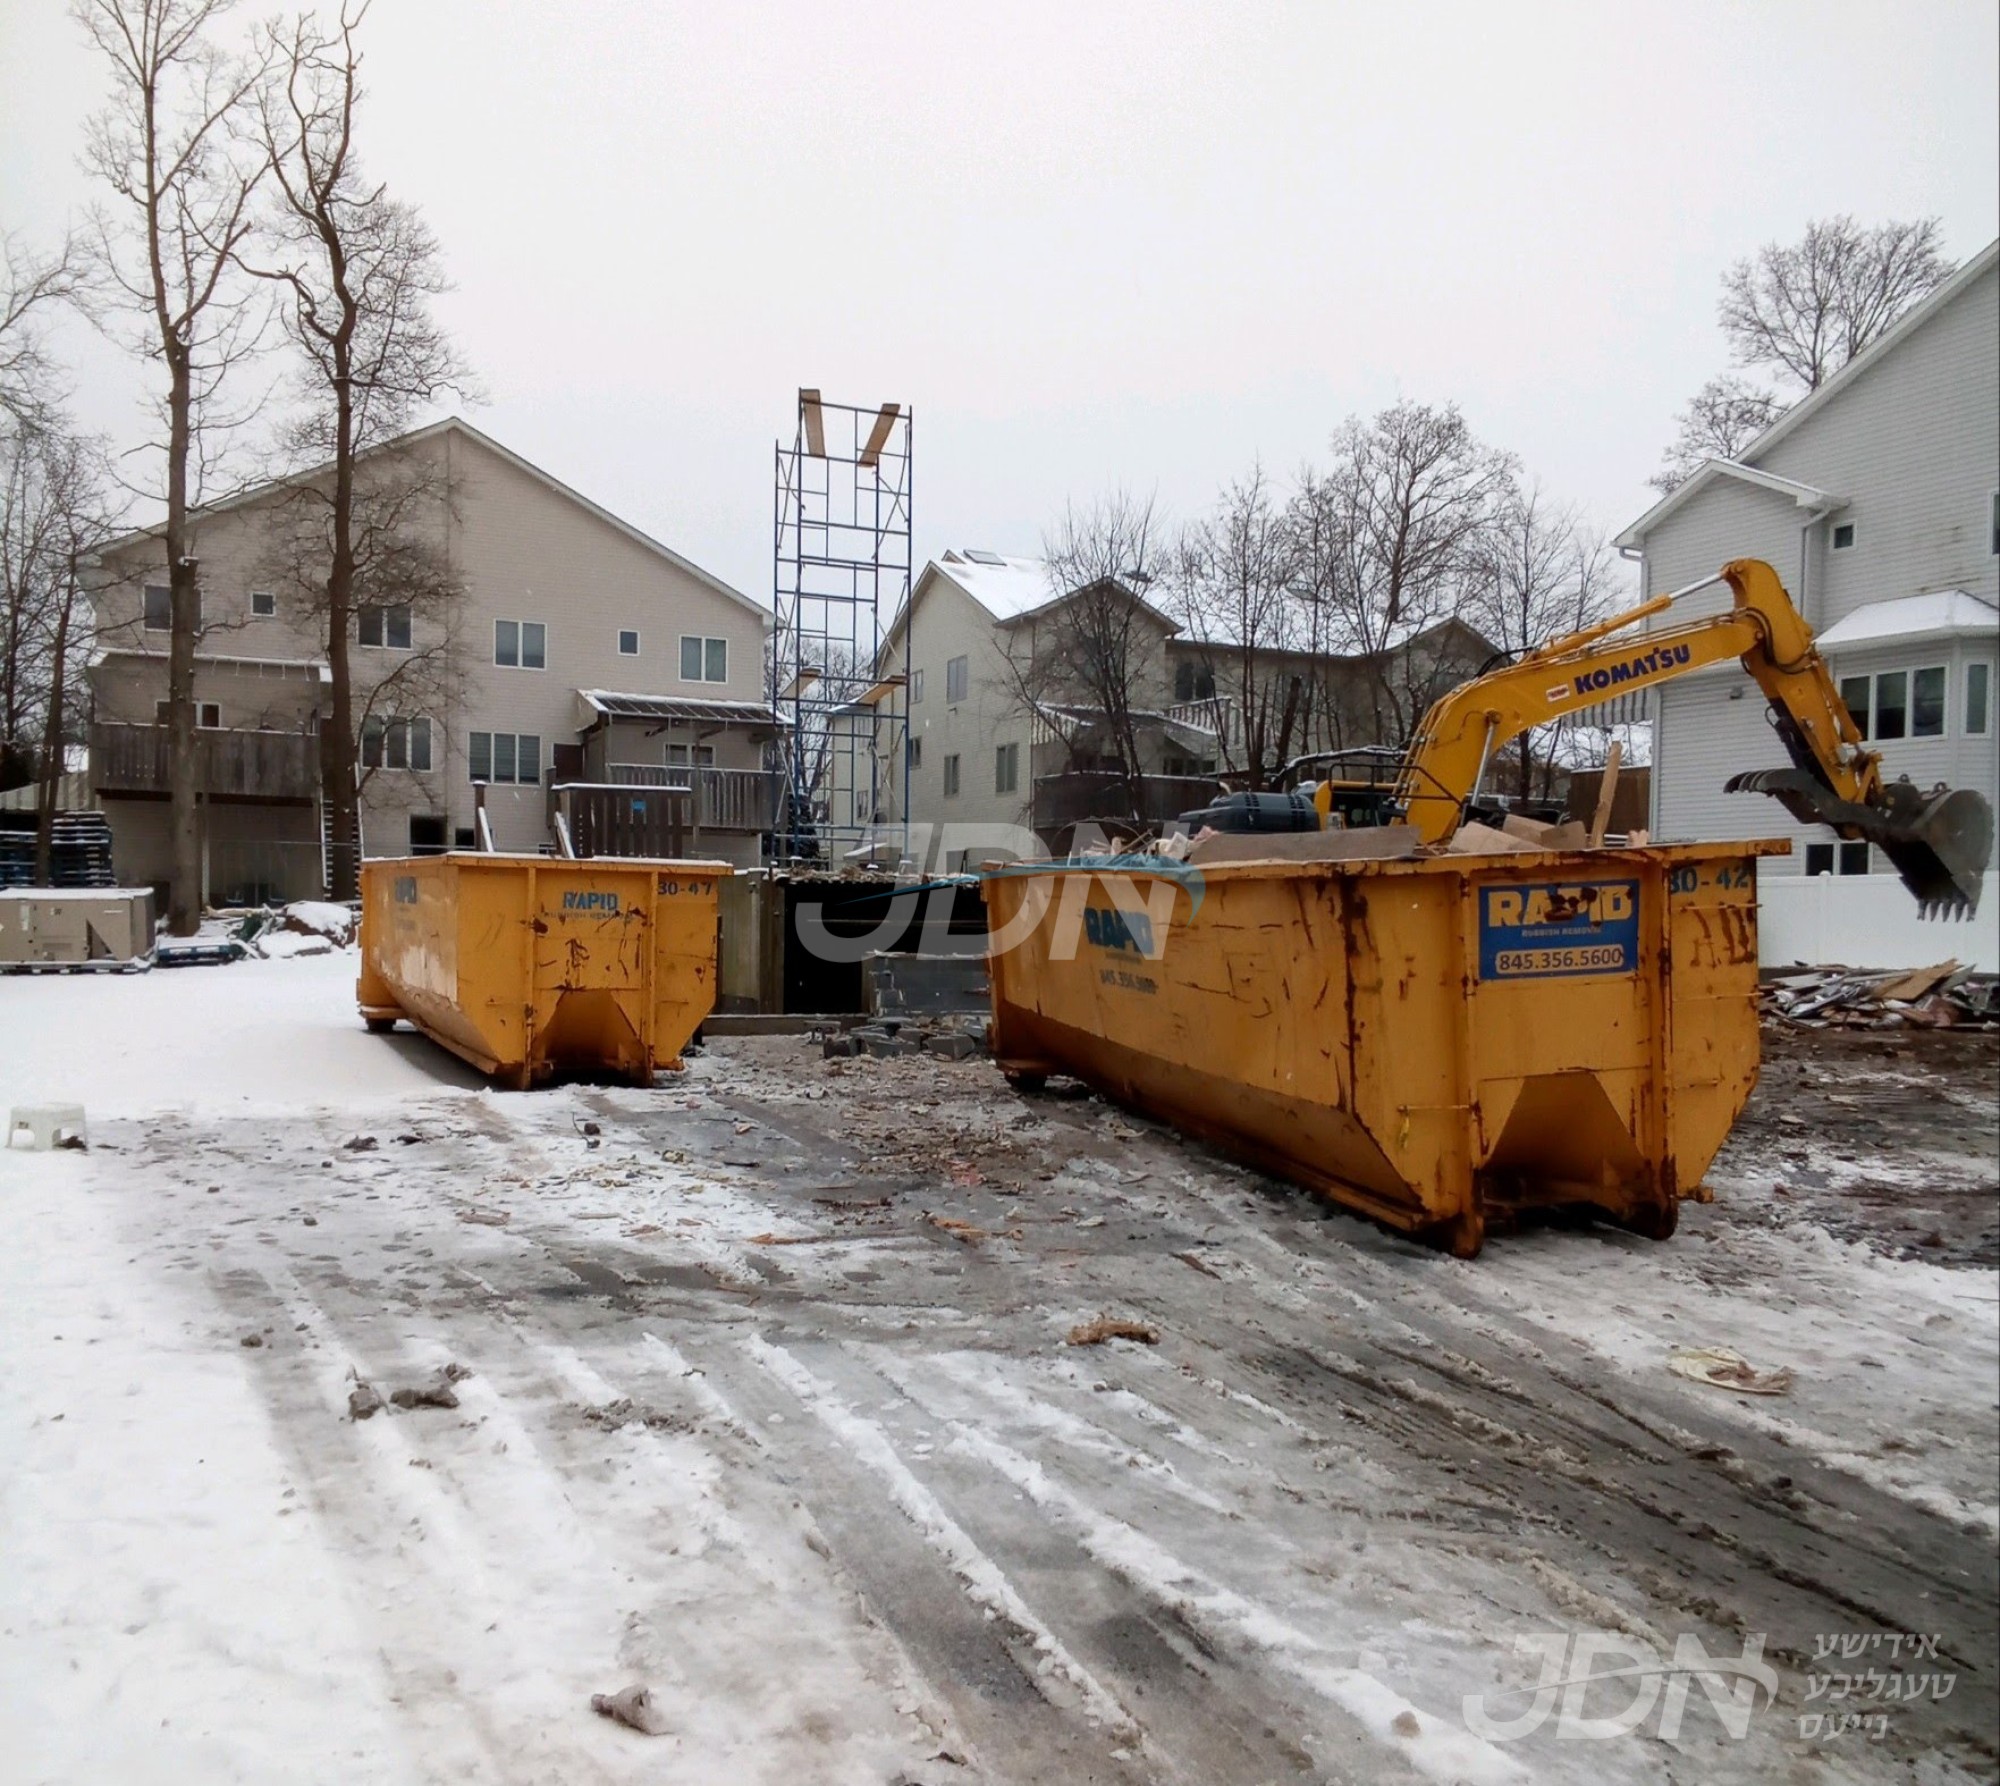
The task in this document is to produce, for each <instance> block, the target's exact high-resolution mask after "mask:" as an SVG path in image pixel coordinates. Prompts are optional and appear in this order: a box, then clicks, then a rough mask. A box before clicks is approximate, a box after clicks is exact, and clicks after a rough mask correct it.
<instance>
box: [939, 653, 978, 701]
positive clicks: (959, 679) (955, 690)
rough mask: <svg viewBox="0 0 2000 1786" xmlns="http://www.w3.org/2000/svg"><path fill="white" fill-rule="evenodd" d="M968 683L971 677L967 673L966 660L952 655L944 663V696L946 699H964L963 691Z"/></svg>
mask: <svg viewBox="0 0 2000 1786" xmlns="http://www.w3.org/2000/svg"><path fill="white" fill-rule="evenodd" d="M970 684H971V678H970V676H969V675H968V674H967V667H966V660H965V659H964V658H962V657H954V658H953V659H952V660H951V661H950V662H949V663H947V664H946V665H945V667H944V698H945V699H946V700H947V701H962V700H964V699H965V691H966V689H967V688H968V687H969V686H970Z"/></svg>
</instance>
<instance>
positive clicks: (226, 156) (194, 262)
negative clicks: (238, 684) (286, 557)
mask: <svg viewBox="0 0 2000 1786" xmlns="http://www.w3.org/2000/svg"><path fill="white" fill-rule="evenodd" d="M228 9H229V0H76V5H75V13H76V16H77V18H78V19H79V20H80V22H81V23H82V25H83V27H84V29H85V30H86V32H88V34H89V36H90V40H91V42H92V43H93V44H94V45H95V46H96V48H97V50H98V51H99V53H100V54H101V55H102V56H103V58H104V60H105V63H106V64H107V66H108V68H109V70H110V73H111V86H112V92H111V101H110V104H109V106H108V108H107V109H106V110H105V111H104V112H103V113H101V114H100V115H99V116H98V117H96V118H95V119H93V120H92V122H91V125H90V130H89V134H88V137H87V139H86V145H85V152H84V160H85V164H86V166H87V167H88V168H89V170H90V171H91V172H92V173H93V174H94V175H95V176H96V177H97V178H98V180H100V181H101V182H102V183H103V184H104V186H105V187H106V188H107V189H108V191H109V193H110V195H111V200H112V203H111V205H110V206H108V207H100V208H99V209H98V210H97V212H96V213H95V215H94V217H93V219H92V249H93V258H94V259H95V261H96V263H97V267H98V270H99V271H100V273H101V275H102V279H101V285H102V288H103V291H104V295H105V297H106V299H107V301H108V302H109V303H110V305H111V306H112V307H113V308H115V309H117V310H121V311H123V312H124V313H125V314H126V315H127V316H129V317H130V318H131V319H132V321H133V326H132V328H131V330H130V340H131V343H132V345H133V346H134V348H135V350H136V351H138V352H140V353H141V354H143V355H144V357H145V358H147V359H149V360H158V361H159V362H160V363H161V365H162V367H163V369H164V373H165V390H164V391H163V392H162V394H161V403H160V409H161V417H162V421H163V423H164V426H165V437H164V439H163V440H162V441H160V442H159V443H158V444H159V445H160V446H161V447H162V448H163V449H164V453H165V468H164V471H165V475H164V480H163V484H164V488H163V490H162V492H161V494H163V495H164V497H165V501H166V519H165V523H164V526H163V528H162V530H161V534H162V544H163V546H164V549H165V552H166V560H167V566H166V568H167V580H168V589H169V599H170V614H171V633H170V635H169V643H168V658H167V758H168V794H169V799H170V802H171V811H172V818H171V831H172V847H173V877H172V886H171V889H170V894H169V899H168V927H169V929H170V930H171V931H172V932H173V934H175V935H177V936H187V935H191V934H192V933H193V931H194V930H195V928H196V926H197V925H198V924H199V922H200V919H201V833H200V822H201V820H200V811H199V807H198V804H197V801H198V796H199V791H200V789H199V762H198V758H197V755H196V746H197V739H196V735H195V706H194V673H195V647H196V643H197V641H198V638H199V635H200V630H201V614H200V603H201V593H200V580H199V567H198V565H197V564H196V562H195V558H194V556H193V552H192V550H191V541H190V534H189V516H190V513H191V511H192V510H193V509H195V508H197V507H198V506H199V505H200V503H201V500H202V497H203V494H204V481H205V479H206V477H207V475H208V473H209V472H210V471H211V469H212V468H213V466H214V465H215V463H216V460H217V455H218V452H219V450H220V448H221V446H222V445H223V443H224V442H225V441H226V440H227V438H228V436H229V433H230V430H231V427H232V425H234V424H237V423H240V421H241V420H242V419H243V418H242V417H241V416H240V415H239V416H236V417H231V416H229V415H228V414H226V413H225V412H224V411H223V410H222V409H221V407H220V399H221V396H222V393H223V388H224V385H225V383H226V382H227V380H228V378H229V375H230V373H231V372H232V371H234V370H236V369H237V368H239V367H240V366H241V364H242V362H243V360H244V358H245V357H246V355H248V354H249V353H251V352H252V351H254V348H255V345H256V335H257V332H258V331H257V318H256V315H255V312H254V309H253V307H252V305H251V302H250V300H249V296H248V294H247V292H246V291H245V289H244V285H243V282H241V281H240V279H239V278H238V273H239V268H238V265H237V260H236V256H237V252H238V250H239V249H240V248H241V246H242V244H243V241H244V238H245V237H246V236H247V234H248V233H249V230H250V226H251V208H252V198H253V195H254V193H255V191H256V188H257V184H258V181H259V179H260V178H261V176H262V171H263V168H262V162H261V160H259V159H257V158H255V157H252V156H250V155H249V154H247V153H246V152H245V151H244V149H243V146H242V144H241V143H240V142H239V140H238V131H237V127H238V126H239V124H240V123H242V122H243V120H244V116H245V109H246V107H247V105H248V104H249V102H250V99H251V96H252V94H253V92H254V90H255V88H256V85H257V83H258V81H259V80H260V79H261V78H262V68H261V65H260V64H258V63H256V62H255V61H247V60H243V59H238V58H232V57H230V56H228V55H227V54H225V52H224V51H223V49H222V47H221V46H220V44H219V43H218V42H217V40H216V30H217V25H218V21H219V20H220V19H221V18H222V17H223V15H224V14H225V13H226V12H227V11H228Z"/></svg>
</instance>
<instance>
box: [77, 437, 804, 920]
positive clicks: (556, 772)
mask: <svg viewBox="0 0 2000 1786" xmlns="http://www.w3.org/2000/svg"><path fill="white" fill-rule="evenodd" d="M365 470H366V473H367V475H368V477H369V478H370V479H371V480H372V481H373V487H374V488H375V489H376V490H377V491H379V492H386V493H387V494H385V495H382V496H381V498H380V501H381V503H382V505H383V506H382V507H381V508H380V509H379V510H378V513H380V514H390V513H393V520H394V529H395V551H396V553H398V554H400V555H401V556H399V557H397V558H396V559H395V560H394V562H391V561H390V559H389V557H387V556H385V557H384V558H383V560H382V563H381V569H380V570H379V571H378V573H377V574H376V577H375V588H376V591H377V593H378V594H379V595H382V596H391V595H394V594H397V593H398V592H403V593H407V594H408V595H409V598H410V599H408V600H406V601H398V600H384V601H382V602H381V603H380V605H376V606H371V607H366V608H362V609H361V610H360V611H359V612H358V613H357V614H356V616H355V623H354V624H355V637H354V638H353V640H352V641H351V642H350V648H349V661H350V666H351V674H352V676H353V681H354V711H355V716H356V722H357V730H358V732H359V734H360V746H361V757H362V764H361V768H360V789H361V799H360V806H361V833H362V836H361V844H362V850H363V853H364V854H365V855H368V856H400V855H405V854H410V853H413V852H417V853H422V852H430V851H436V850H441V849H446V848H452V847H472V846H473V845H474V843H475V826H476V819H475V807H476V805H477V803H478V799H479V796H480V793H481V790H482V789H483V797H484V804H485V809H486V814H487V824H488V826H489V827H490V832H491V837H492V841H493V844H494V846H495V847H496V848H499V849H502V850H527V851H532V850H537V849H542V848H545V847H547V846H548V845H549V844H550V842H551V823H550V821H551V794H550V789H551V788H552V786H554V785H555V784H557V783H608V784H615V785H618V786H622V787H645V786H661V787H681V788H686V789H689V790H691V793H692V802H691V805H692V818H693V822H694V824H695V826H696V828H697V831H698V838H699V844H700V847H701V849H702V850H703V851H704V853H708V854H714V855H718V856H722V857H724V858H726V859H728V860H731V861H736V862H740V863H746V864H747V863H753V862H755V861H756V860H757V859H758V856H759V854H760V840H761V838H762V836H763V834H764V833H765V832H767V831H768V830H769V828H770V825H771V822H772V802H773V777H772V775H771V773H770V769H769V764H768V761H767V756H768V746H769V745H770V744H771V742H772V739H773V737H774V721H773V715H772V712H771V707H770V703H769V700H768V697H767V695H766V691H765V687H764V679H765V664H764V658H765V638H766V634H767V630H768V627H769V617H768V615H767V614H766V612H765V610H764V609H763V608H762V607H760V606H759V605H758V604H757V603H755V602H753V601H752V600H750V598H749V597H747V596H745V595H743V594H742V593H741V592H739V591H738V590H735V589H732V588H731V587H730V586H729V585H728V584H726V583H724V582H723V581H722V580H721V579H720V578H718V577H715V576H712V575H710V574H709V573H708V572H707V571H704V570H702V569H700V568H699V567H698V566H696V565H694V564H691V563H689V562H688V561H687V560H686V559H685V558H682V557H681V556H680V555H679V554H678V553H676V552H674V551H672V550H670V549H669V548H668V547H666V546H664V545H662V544H660V543H659V542H658V541H657V540H654V539H651V538H649V537H648V536H647V535H646V534H644V533H642V532H640V531H639V529H637V528H636V527H633V526H632V525H630V524H629V523H628V522H625V521H622V520H620V519H619V518H618V517H617V516H615V515H613V514H610V513H609V512H607V511H606V510H604V509H602V508H600V507H598V506H597V504H595V503H593V502H591V501H590V500H589V499H588V498H587V497H585V496H582V495H580V494H579V493H578V492H576V491H575V490H572V489H570V488H569V487H568V486H567V485H565V484H562V483H560V482H559V481H558V480H557V479H555V478H553V477H551V476H550V475H549V474H548V473H547V472H545V471H543V470H541V469H540V468H539V467H537V466H535V465H531V464H530V463H529V462H528V461H527V460H525V459H523V458H521V457H520V456H519V455H518V454H515V453H512V452H509V451H508V450H507V448H505V447H503V446H502V445H500V444H499V442H497V441H495V440H492V439H490V438H488V437H487V436H486V435H484V434H482V433H480V432H479V430H477V429H476V428H473V427H471V426H470V425H468V424H467V423H465V422H463V421H460V420H458V419H456V418H453V419H451V420H448V421H444V422H439V423H437V424H435V425H433V426H431V427H427V428H423V429H419V430H418V431H416V432H414V433H411V434H407V435H404V436H402V437H401V438H399V439H397V440H395V441H392V442H390V443H388V444H387V445H385V446H383V447H380V448H378V449H376V451H375V452H374V453H373V454H372V455H370V456H369V459H368V461H367V463H366V467H365ZM311 491H312V478H311V477H310V476H308V477H307V478H304V479H299V480H291V481H287V482H284V483H277V484H269V485H264V486H261V487H259V488H258V489H256V490H253V491H251V492H249V493H248V494H246V495H244V496H242V497H239V498H237V499H235V500H233V501H231V502H228V503H224V504H218V505H216V506H214V507H212V508H209V509H207V510H204V511H203V512H202V513H201V514H200V515H199V516H198V517H197V519H196V522H195V524H194V529H193V550H194V555H195V556H196V558H197V559H198V560H199V563H200V579H201V589H202V633H201V638H200V642H199V645H198V647H197V659H196V674H195V697H196V702H197V718H198V722H199V726H200V732H201V740H200V741H201V753H202V806H203V827H202V831H203V850H204V862H205V887H204V895H205V897H206V899H207V900H208V902H209V903H214V904H221V903H233V902H236V901H240V900H251V899H266V898H297V897H302V896H307V895H311V894H314V893H317V892H318V891H319V890H320V889H321V888H323V886H324V885H325V849H326V845H327V843H328V842H329V840H328V839H327V838H326V837H325V836H324V835H323V821H322V811H321V802H320V772H319V742H318V734H319V726H320V723H321V721H322V719H323V718H324V717H325V715H326V711H327V700H328V669H327V663H326V652H325V645H324V632H323V628H322V624H321V617H320V615H319V613H318V612H317V611H316V606H315V596H314V586H315V579H316V577H318V576H323V574H324V572H323V569H322V568H320V567H318V566H316V565H315V564H314V563H313V556H314V555H313V553H312V551H311V550H310V549H307V550H305V551H303V552H301V550H300V548H299V547H298V546H297V545H296V544H295V543H294V542H295V541H296V539H297V538H298V537H299V535H300V525H299V523H300V517H301V515H302V514H304V513H308V512H310V496H311ZM399 579H400V580H399ZM94 580H95V583H96V594H95V600H96V603H97V611H98V635H99V639H100V648H99V650H98V652H97V654H96V655H95V657H94V658H93V660H92V663H91V666H90V680H91V685H92V689H93V693H94V699H95V713H94V723H93V725H92V731H91V780H92V785H93V787H94V788H95V790H96V792H97V793H98V795H99V797H100V798H101V799H102V802H103V805H104V809H105V811H106V813H107V815H108V816H109V818H110V822H111V826H112V832H113V837H114V840H115V846H116V860H117V866H118V873H119V876H120V878H121V879H122V880H124V881H125V882H126V883H127V884H133V883H138V884H144V883H147V882H159V881H164V880H165V878H166V877H167V875H168V873H169V868H170V849H169V841H168V822H167V821H168V809H167V802H166V790H167V779H166V727H165V725H164V723H163V721H164V717H165V716H164V712H163V703H164V700H165V696H166V652H167V643H168V633H167V612H166V598H165V586H166V581H167V578H166V566H165V564H164V563H163V562H162V561H161V558H160V540H159V536H158V534H157V533H156V532H150V531H147V532H138V533H133V534H129V535H126V536H124V537H123V538H121V539H118V540H115V541H113V542H111V544H109V545H108V546H107V547H105V548H104V550H103V551H102V553H101V554H100V556H99V562H98V565H97V568H96V573H95V579H94Z"/></svg>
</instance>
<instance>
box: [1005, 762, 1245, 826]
mask: <svg viewBox="0 0 2000 1786" xmlns="http://www.w3.org/2000/svg"><path fill="white" fill-rule="evenodd" d="M1221 791H1222V784H1221V783H1220V782H1219V781H1217V780H1216V778H1215V777H1214V776H1212V775H1140V776H1134V777H1127V776H1123V775H1114V774H1107V773H1098V772H1079V771H1072V772H1070V773H1068V774H1064V775H1038V776H1036V777H1035V795H1034V808H1033V810H1034V824H1035V829H1036V830H1037V831H1039V832H1041V833H1043V834H1044V835H1045V836H1046V835H1048V834H1049V833H1051V832H1057V831H1063V830H1066V829H1068V828H1069V827H1070V826H1073V825H1080V824H1085V823H1087V822H1090V821H1096V822H1098V823H1101V824H1106V825H1122V826H1127V827H1129V826H1130V825H1131V823H1132V821H1133V819H1134V818H1135V817H1136V818H1137V819H1138V821H1139V822H1140V823H1141V824H1143V825H1145V826H1146V827H1147V828H1148V829H1150V830H1155V831H1157V830H1159V829H1160V828H1161V827H1162V826H1163V825H1165V824H1166V823H1167V822H1168V821H1169V820H1171V819H1177V818H1179V817H1180V815H1181V814H1182V813H1184V812H1192V811H1193V810H1194V809H1195V808H1197V807H1201V806H1206V805H1207V804H1208V803H1209V802H1210V801H1211V800H1213V799H1214V798H1215V797H1216V796H1217V795H1218V794H1219V793H1221ZM1134 804H1136V805H1137V807H1138V812H1137V813H1136V814H1135V813H1134V812H1133V811H1132V808H1133V806H1134Z"/></svg>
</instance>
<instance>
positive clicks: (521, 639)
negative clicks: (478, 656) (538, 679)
mask: <svg viewBox="0 0 2000 1786" xmlns="http://www.w3.org/2000/svg"><path fill="white" fill-rule="evenodd" d="M503 627H511V628H512V629H513V636H514V645H513V652H514V654H513V656H512V657H504V656H502V655H501V639H502V638H503V637H504V634H503V633H502V631H501V629H502V628H503ZM530 633H534V634H536V635H537V637H538V639H539V644H538V646H537V659H536V661H535V662H533V663H530V662H529V661H528V635H529V634H530ZM493 667H494V668H495V669H496V670H535V671H541V670H546V669H547V668H548V667H549V623H548V622H547V621H546V620H503V619H502V618H500V617H499V616H498V615H495V616H494V619H493Z"/></svg>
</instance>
